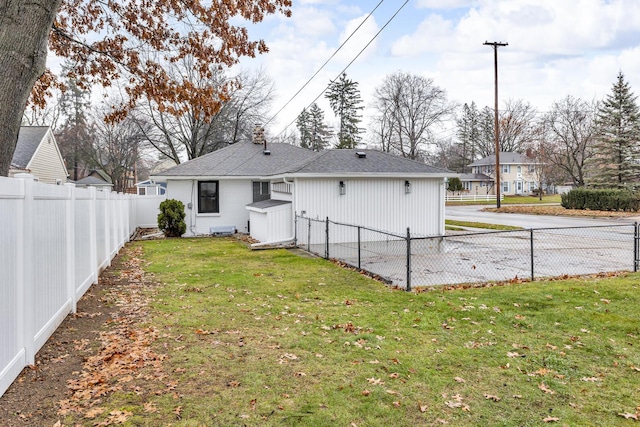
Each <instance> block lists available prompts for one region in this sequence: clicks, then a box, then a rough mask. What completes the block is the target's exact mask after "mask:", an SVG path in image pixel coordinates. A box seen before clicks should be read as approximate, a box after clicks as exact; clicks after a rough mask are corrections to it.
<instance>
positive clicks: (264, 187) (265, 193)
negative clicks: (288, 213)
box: [253, 181, 271, 203]
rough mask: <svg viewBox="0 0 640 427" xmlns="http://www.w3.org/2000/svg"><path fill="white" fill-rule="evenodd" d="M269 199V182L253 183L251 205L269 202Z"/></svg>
mask: <svg viewBox="0 0 640 427" xmlns="http://www.w3.org/2000/svg"><path fill="white" fill-rule="evenodd" d="M270 198H271V185H270V183H269V181H253V203H255V202H261V201H263V200H269V199H270Z"/></svg>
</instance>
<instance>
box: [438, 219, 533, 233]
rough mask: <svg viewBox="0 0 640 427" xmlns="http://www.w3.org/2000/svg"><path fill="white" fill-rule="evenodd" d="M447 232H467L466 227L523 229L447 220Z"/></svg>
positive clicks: (520, 228) (511, 226)
mask: <svg viewBox="0 0 640 427" xmlns="http://www.w3.org/2000/svg"><path fill="white" fill-rule="evenodd" d="M444 223H445V226H446V229H447V230H465V229H466V228H465V227H471V228H484V229H488V230H503V231H504V230H523V228H522V227H516V226H513V225H502V224H489V223H486V222H473V221H456V220H453V219H447V220H445V221H444Z"/></svg>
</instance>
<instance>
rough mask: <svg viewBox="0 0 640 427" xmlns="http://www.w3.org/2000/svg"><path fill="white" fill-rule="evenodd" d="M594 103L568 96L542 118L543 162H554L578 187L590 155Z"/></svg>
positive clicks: (592, 141) (594, 112) (554, 104)
mask: <svg viewBox="0 0 640 427" xmlns="http://www.w3.org/2000/svg"><path fill="white" fill-rule="evenodd" d="M596 111H597V103H596V102H595V101H592V102H586V101H583V100H582V99H580V98H574V97H572V96H567V97H565V98H564V99H562V100H560V101H556V102H554V103H553V106H552V107H551V111H549V112H548V113H547V114H545V115H544V117H543V119H542V130H543V141H544V161H545V162H548V163H551V164H553V165H555V166H556V167H557V168H558V169H560V170H562V171H563V172H564V174H566V176H567V177H568V179H570V180H571V181H573V184H574V185H575V186H577V187H583V186H584V185H585V165H586V164H588V162H589V159H590V158H592V157H593V149H592V148H593V144H594V143H595V135H596V128H595V126H594V124H595V122H594V121H595V117H596Z"/></svg>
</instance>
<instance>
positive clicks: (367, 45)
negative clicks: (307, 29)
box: [276, 0, 409, 138]
mask: <svg viewBox="0 0 640 427" xmlns="http://www.w3.org/2000/svg"><path fill="white" fill-rule="evenodd" d="M407 3H409V0H406V1H405V2H404V3H403V4H402V5H401V6H400V7H399V8H398V10H396V12H395V13H394V14H393V16H391V18H389V20H387V22H386V23H385V24H384V25H383V26H382V28H380V30H378V32H377V33H376V34H375V35H374V36H373V37H372V38H371V40H369V42H368V43H367V44H366V45H365V47H363V48H362V50H360V52H358V54H357V55H356V56H355V57H354V58H353V59H352V60H351V62H349V63H348V64H347V66H346V67H344V68H343V69H342V71H340V72H339V73H338V75H337V76H336V77H335V79H338V78H340V75H342V73H344V72H345V71H347V69H348V68H349V67H350V66H351V64H353V63H354V62H355V60H356V59H358V58H359V57H360V55H362V53H363V52H364V51H365V50H366V49H367V48H368V47H369V45H370V44H371V43H373V41H374V40H375V39H376V38H377V37H378V36H379V35H380V33H381V32H382V31H383V30H384V29H385V28H386V27H387V25H389V23H390V22H391V21H393V19H394V18H395V17H396V16H397V15H398V13H400V11H401V10H402V9H403V8H404V7H405V6H406V5H407ZM335 79H334V80H335ZM330 84H331V83H329V85H330ZM329 85H327V87H326V88H324V89H323V90H322V92H320V93H319V94H318V96H316V97H315V98H314V100H313V101H311V102H310V103H309V105H307V107H305V108H309V107H310V106H311V105H312V104H313V103H314V102H316V101H317V100H318V98H320V97H321V96H322V94H323V93H324V92H325V91H326V90H327V89H328V88H329ZM298 117H300V114H298V115H297V116H296V118H295V119H293V120H292V121H291V123H289V124H288V125H287V126H285V127H284V129H282V131H281V132H280V133H279V134H278V135H276V138H277V137H278V136H280V135H282V134H283V133H284V132H285V131H286V130H287V129H288V128H289V126H291V125H292V124H294V123H295V121H296V120H298Z"/></svg>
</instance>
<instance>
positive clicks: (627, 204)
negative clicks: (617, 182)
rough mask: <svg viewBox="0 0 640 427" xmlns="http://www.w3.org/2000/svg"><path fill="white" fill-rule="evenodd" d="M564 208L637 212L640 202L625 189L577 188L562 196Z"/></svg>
mask: <svg viewBox="0 0 640 427" xmlns="http://www.w3.org/2000/svg"><path fill="white" fill-rule="evenodd" d="M561 205H562V207H564V208H566V209H589V210H592V211H637V210H638V208H640V200H638V198H637V197H636V195H635V194H634V193H633V192H631V191H629V190H623V189H587V188H576V189H574V190H571V191H569V192H568V193H567V194H563V195H562V202H561Z"/></svg>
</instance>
